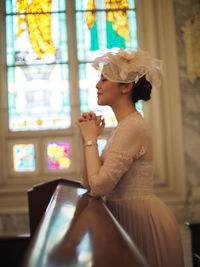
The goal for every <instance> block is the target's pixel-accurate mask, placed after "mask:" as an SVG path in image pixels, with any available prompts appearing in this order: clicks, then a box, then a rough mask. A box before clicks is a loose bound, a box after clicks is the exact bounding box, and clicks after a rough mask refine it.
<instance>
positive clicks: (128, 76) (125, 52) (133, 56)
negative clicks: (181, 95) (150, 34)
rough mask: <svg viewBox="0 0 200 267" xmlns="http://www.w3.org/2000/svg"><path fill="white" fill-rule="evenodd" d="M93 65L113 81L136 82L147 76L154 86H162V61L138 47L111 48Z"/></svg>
mask: <svg viewBox="0 0 200 267" xmlns="http://www.w3.org/2000/svg"><path fill="white" fill-rule="evenodd" d="M92 66H93V67H94V68H95V69H96V70H98V71H100V72H101V74H102V75H103V76H104V77H106V78H107V79H108V80H110V81H112V82H120V83H130V82H134V83H135V84H136V83H137V82H138V80H139V79H140V78H141V77H143V76H145V78H146V80H147V81H149V82H150V83H151V85H152V87H160V84H161V67H162V61H161V60H159V59H156V58H153V57H152V56H151V55H150V54H149V53H148V52H147V51H144V50H142V49H140V48H138V49H137V50H136V51H132V50H129V49H122V48H119V49H116V48H115V50H113V49H110V51H108V52H106V53H105V54H104V55H102V56H100V57H97V58H96V59H95V60H94V62H93V64H92Z"/></svg>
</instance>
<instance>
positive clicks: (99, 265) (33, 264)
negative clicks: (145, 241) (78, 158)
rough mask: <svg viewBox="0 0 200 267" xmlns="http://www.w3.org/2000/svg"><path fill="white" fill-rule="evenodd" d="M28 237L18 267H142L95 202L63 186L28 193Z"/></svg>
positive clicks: (136, 253) (44, 186) (57, 183)
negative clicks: (29, 232) (29, 229)
mask: <svg viewBox="0 0 200 267" xmlns="http://www.w3.org/2000/svg"><path fill="white" fill-rule="evenodd" d="M28 195H29V211H30V224H31V225H30V228H31V234H32V235H33V237H32V240H31V243H30V245H29V248H28V250H27V253H26V256H25V258H24V260H23V263H22V265H21V266H22V267H48V266H51V267H59V266H62V267H63V266H77V267H78V266H93V267H107V266H109V267H112V266H115V267H118V266H124V267H129V266H130V267H144V266H148V264H147V263H146V261H145V259H144V258H143V256H142V255H141V254H140V252H139V251H138V249H137V248H136V246H135V245H134V244H133V242H132V241H131V240H130V238H129V237H128V235H127V234H126V233H125V231H124V230H123V229H122V228H121V227H120V225H119V224H118V222H117V221H116V220H115V219H114V217H113V216H112V214H111V213H110V212H109V210H108V209H107V207H106V206H105V205H104V203H103V201H102V199H101V198H93V197H90V196H88V195H87V191H86V190H85V189H84V188H82V186H81V185H80V183H78V182H74V181H67V180H63V179H60V180H56V181H53V182H49V183H45V184H41V185H38V186H35V187H34V188H33V189H32V190H29V192H28Z"/></svg>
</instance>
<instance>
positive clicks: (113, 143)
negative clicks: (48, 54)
mask: <svg viewBox="0 0 200 267" xmlns="http://www.w3.org/2000/svg"><path fill="white" fill-rule="evenodd" d="M160 64H161V62H160V61H159V60H157V59H154V58H152V57H151V56H150V55H149V54H148V53H147V52H145V51H143V50H141V49H139V50H137V51H135V52H134V51H130V50H124V49H119V50H118V51H117V52H112V51H111V52H108V53H106V54H104V55H103V56H101V57H98V58H96V59H95V61H94V64H93V66H94V67H95V68H96V69H97V70H100V71H101V78H100V80H99V82H98V83H97V85H96V88H97V97H98V104H99V105H108V106H110V107H111V108H112V110H113V112H114V114H115V116H116V119H117V122H118V125H117V127H116V128H115V129H114V131H113V132H112V134H111V136H110V138H109V140H108V142H107V145H106V147H105V149H104V151H103V153H102V156H101V157H99V155H98V146H97V138H98V136H99V135H100V134H101V133H102V131H103V130H104V127H105V122H104V119H102V118H101V116H96V114H95V113H94V112H88V113H83V114H82V115H81V116H80V117H79V119H78V120H77V122H76V124H77V125H78V127H79V128H80V132H81V136H82V140H83V146H84V163H85V169H84V174H83V185H84V186H85V187H86V188H88V189H89V190H90V193H89V194H90V195H91V196H95V197H96V196H104V197H105V198H106V203H107V205H108V207H109V209H110V210H111V212H112V213H113V214H114V216H115V217H116V219H117V220H118V222H119V223H120V224H121V225H122V227H123V228H124V229H125V230H126V231H127V233H128V234H129V235H130V237H131V238H132V240H133V241H134V243H135V244H136V245H137V246H138V248H139V249H140V251H141V252H142V253H143V254H144V256H145V257H146V259H147V262H148V263H149V264H150V266H152V267H169V266H171V267H183V266H184V263H183V253H182V246H181V239H180V233H179V226H178V224H177V221H176V219H175V217H174V215H173V213H172V212H171V210H170V209H169V208H168V207H167V206H166V205H165V204H164V203H163V202H162V201H161V200H160V199H159V198H157V197H156V196H155V195H154V192H153V164H152V161H153V146H152V140H151V136H150V132H149V129H148V126H147V124H146V123H145V121H144V119H143V117H142V116H141V115H140V113H139V112H137V110H136V108H135V103H136V102H137V101H138V100H145V101H147V100H149V99H150V97H151V89H152V86H158V84H159V81H160Z"/></svg>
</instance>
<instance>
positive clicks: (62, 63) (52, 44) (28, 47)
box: [5, 0, 71, 131]
mask: <svg viewBox="0 0 200 267" xmlns="http://www.w3.org/2000/svg"><path fill="white" fill-rule="evenodd" d="M5 3H6V44H7V70H8V75H7V78H8V107H9V128H10V130H11V131H27V130H47V129H60V128H68V127H70V125H71V121H70V105H69V86H68V54H67V34H66V14H65V13H66V8H65V0H32V1H27V0H6V1H5Z"/></svg>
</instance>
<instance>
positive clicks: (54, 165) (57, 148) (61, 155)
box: [47, 142, 71, 170]
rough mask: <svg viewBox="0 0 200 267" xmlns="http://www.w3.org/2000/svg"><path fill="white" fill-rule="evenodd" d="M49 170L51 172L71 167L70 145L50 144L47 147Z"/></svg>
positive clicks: (64, 143) (62, 143)
mask: <svg viewBox="0 0 200 267" xmlns="http://www.w3.org/2000/svg"><path fill="white" fill-rule="evenodd" d="M47 155H48V168H49V169H51V170H62V169H68V168H69V166H70V165H71V159H70V151H69V143H67V142H50V143H48V145H47Z"/></svg>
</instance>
